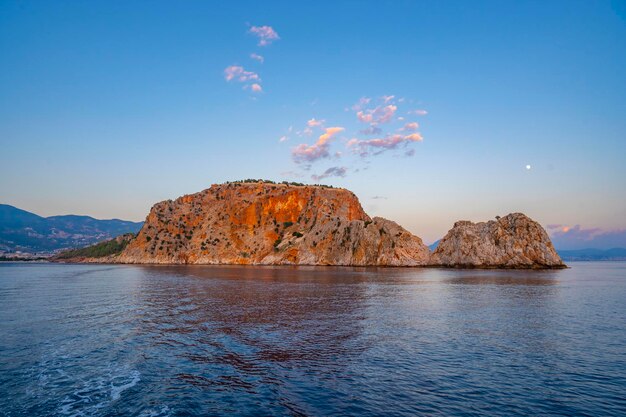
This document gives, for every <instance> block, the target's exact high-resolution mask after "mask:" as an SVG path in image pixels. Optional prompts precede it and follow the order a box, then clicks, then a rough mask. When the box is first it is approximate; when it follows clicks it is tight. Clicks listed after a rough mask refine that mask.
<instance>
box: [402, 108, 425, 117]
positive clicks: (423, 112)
mask: <svg viewBox="0 0 626 417" xmlns="http://www.w3.org/2000/svg"><path fill="white" fill-rule="evenodd" d="M407 114H415V115H417V116H426V115H427V114H428V112H427V111H426V110H421V109H418V110H410V111H408V112H407Z"/></svg>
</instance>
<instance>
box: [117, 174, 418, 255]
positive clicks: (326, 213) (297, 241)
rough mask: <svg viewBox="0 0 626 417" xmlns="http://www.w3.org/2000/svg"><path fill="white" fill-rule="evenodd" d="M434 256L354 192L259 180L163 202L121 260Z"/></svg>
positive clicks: (151, 213)
mask: <svg viewBox="0 0 626 417" xmlns="http://www.w3.org/2000/svg"><path fill="white" fill-rule="evenodd" d="M429 258H430V251H429V249H428V248H427V247H426V246H425V245H424V244H423V243H422V240H421V239H420V238H418V237H416V236H414V235H412V234H411V233H409V232H408V231H406V230H405V229H403V228H402V227H400V226H399V225H397V224H396V223H394V222H392V221H389V220H385V219H383V218H380V217H374V218H370V217H369V216H368V215H367V214H366V213H365V212H364V211H363V209H362V207H361V205H360V203H359V201H358V199H357V198H356V196H355V195H354V194H353V193H351V192H350V191H348V190H345V189H336V188H327V187H320V186H295V185H285V184H268V183H261V182H258V183H234V184H233V183H231V184H222V185H213V186H212V187H211V188H209V189H207V190H204V191H202V192H199V193H197V194H192V195H186V196H183V197H180V198H178V199H177V200H175V201H171V200H169V201H163V202H160V203H157V204H156V205H155V206H154V207H152V210H151V211H150V214H149V215H148V217H147V218H146V221H145V223H144V225H143V228H142V229H141V231H140V232H139V234H138V235H137V238H136V239H134V240H133V241H132V242H131V243H130V244H129V245H128V246H127V247H126V248H125V249H124V251H123V252H122V254H121V255H120V256H119V258H118V259H117V261H118V262H124V263H163V264H272V265H279V264H299V265H395V266H418V265H426V264H428V261H429Z"/></svg>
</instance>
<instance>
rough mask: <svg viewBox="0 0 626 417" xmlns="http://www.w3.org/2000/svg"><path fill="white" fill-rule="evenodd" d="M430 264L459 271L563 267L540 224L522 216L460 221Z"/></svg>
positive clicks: (446, 237) (511, 215) (437, 250)
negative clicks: (483, 220)
mask: <svg viewBox="0 0 626 417" xmlns="http://www.w3.org/2000/svg"><path fill="white" fill-rule="evenodd" d="M430 264H431V265H434V266H448V267H460V268H463V267H465V268H562V267H565V265H564V264H563V261H562V260H561V258H560V257H559V255H558V254H557V253H556V251H555V250H554V246H552V242H551V241H550V238H549V237H548V234H547V233H546V231H545V230H544V229H543V228H542V227H541V225H540V224H539V223H537V222H535V221H533V220H532V219H530V218H529V217H527V216H525V215H524V214H522V213H512V214H509V215H507V216H504V217H502V218H499V219H497V220H492V221H488V222H482V223H472V222H470V221H458V222H456V223H455V224H454V227H453V228H452V229H451V230H450V231H449V232H448V233H447V234H446V236H445V237H444V238H443V239H442V240H441V242H440V243H439V245H438V246H437V249H435V251H434V253H433V255H432V256H431V260H430Z"/></svg>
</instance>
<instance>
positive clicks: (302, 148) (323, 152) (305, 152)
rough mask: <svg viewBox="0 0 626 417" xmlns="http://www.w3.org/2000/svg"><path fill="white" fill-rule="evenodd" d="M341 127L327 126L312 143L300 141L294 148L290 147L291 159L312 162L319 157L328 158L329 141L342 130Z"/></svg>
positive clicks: (297, 161) (299, 161)
mask: <svg viewBox="0 0 626 417" xmlns="http://www.w3.org/2000/svg"><path fill="white" fill-rule="evenodd" d="M343 131H344V128H343V127H327V128H326V129H325V132H324V133H323V134H322V135H320V137H319V138H318V139H317V142H315V143H314V144H313V145H307V144H306V143H301V144H299V145H298V146H296V147H295V148H293V149H292V151H291V155H292V157H293V160H294V161H295V162H296V163H301V162H314V161H316V160H318V159H321V158H328V156H329V155H330V154H329V152H328V148H329V143H328V142H329V141H330V140H331V139H332V138H333V137H334V136H336V135H337V134H339V133H340V132H343Z"/></svg>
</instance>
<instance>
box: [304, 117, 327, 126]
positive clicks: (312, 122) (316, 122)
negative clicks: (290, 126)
mask: <svg viewBox="0 0 626 417" xmlns="http://www.w3.org/2000/svg"><path fill="white" fill-rule="evenodd" d="M324 122H325V120H316V119H315V118H313V119H311V120H309V121H307V122H306V125H307V126H308V127H319V126H322V125H323V124H324Z"/></svg>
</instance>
